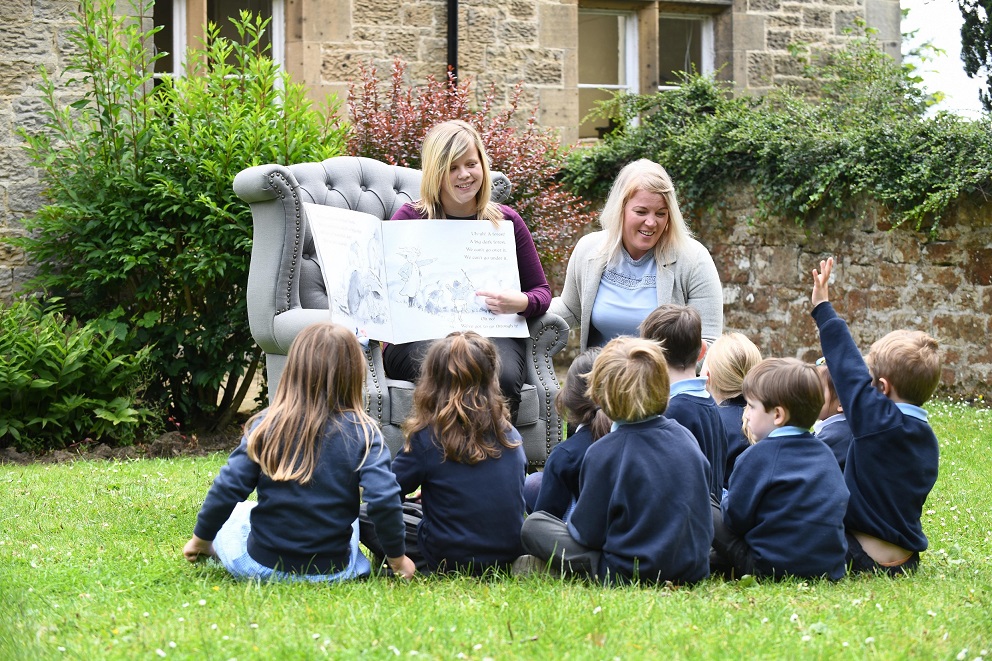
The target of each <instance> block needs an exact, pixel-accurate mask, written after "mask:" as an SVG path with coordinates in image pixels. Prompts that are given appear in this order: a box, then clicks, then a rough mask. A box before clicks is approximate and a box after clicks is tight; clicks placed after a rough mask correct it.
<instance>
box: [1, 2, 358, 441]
mask: <svg viewBox="0 0 992 661" xmlns="http://www.w3.org/2000/svg"><path fill="white" fill-rule="evenodd" d="M114 5H115V3H114V1H113V0H83V1H82V2H81V3H80V11H79V14H78V24H77V25H76V26H75V27H74V28H73V29H71V30H70V31H69V33H68V34H67V39H68V41H69V42H70V43H71V44H72V49H71V53H70V55H69V56H68V64H67V66H66V73H67V74H69V75H67V76H65V77H64V80H63V81H58V83H57V81H55V80H51V79H49V78H48V77H47V76H46V77H45V79H44V80H45V85H44V88H45V92H46V95H47V96H46V98H47V105H48V112H47V116H48V122H47V125H46V126H44V127H43V129H42V130H41V131H39V132H37V133H32V134H26V133H25V134H24V138H25V140H26V148H27V152H28V154H29V155H30V157H31V159H32V161H33V163H34V165H35V166H37V167H38V168H40V170H41V171H42V174H43V178H44V181H45V184H46V185H47V197H48V199H49V200H50V204H48V205H47V206H45V207H44V208H42V209H41V210H40V211H39V212H38V213H37V214H36V216H35V217H34V218H33V219H31V220H30V221H28V222H27V223H26V226H27V228H28V229H29V230H31V232H30V236H28V237H27V238H25V239H23V240H22V241H21V243H22V245H23V247H24V248H25V250H26V251H27V253H28V255H29V257H30V259H31V261H32V262H34V263H36V264H39V265H40V266H41V268H42V272H41V274H40V276H39V277H38V278H37V279H36V280H35V281H34V282H32V283H31V284H30V286H32V287H38V288H42V289H44V290H46V291H51V292H53V293H54V294H56V295H58V296H61V297H62V298H63V299H64V302H65V307H66V311H67V313H69V314H71V315H74V316H77V317H79V318H80V319H82V320H87V319H98V318H103V319H110V320H120V321H122V322H123V323H126V324H127V325H129V326H132V327H134V328H135V329H136V333H135V335H134V343H133V344H131V345H130V346H129V347H128V348H129V350H131V351H134V350H136V349H137V347H140V346H149V347H152V349H151V352H152V360H153V362H154V363H155V365H156V370H155V373H154V380H153V382H152V383H150V384H149V392H148V396H149V397H150V398H151V399H153V400H155V401H158V402H161V403H162V404H163V408H167V409H168V410H169V413H170V414H171V415H172V416H174V417H175V418H176V420H177V422H179V423H180V424H182V425H183V426H184V427H186V428H189V429H193V430H197V429H199V430H210V429H214V428H223V427H224V426H226V425H227V423H228V422H229V421H230V420H231V419H232V418H233V416H234V415H235V414H236V413H237V411H238V409H239V408H240V405H241V402H242V400H243V398H244V397H245V394H246V392H248V386H249V385H250V381H251V378H252V377H253V375H254V374H255V372H256V369H257V367H258V365H259V361H260V359H261V352H260V351H259V350H258V348H257V347H256V346H255V344H254V342H253V341H252V338H251V334H250V330H249V327H248V315H247V310H246V303H245V288H246V285H247V274H248V264H249V257H250V252H251V236H252V233H251V213H250V210H249V208H248V206H247V205H246V204H244V203H243V202H241V200H239V199H238V198H237V197H236V196H235V194H234V192H233V190H232V188H231V183H232V181H233V179H234V176H235V175H236V174H237V173H238V172H239V171H240V170H242V169H243V168H246V167H249V166H251V165H257V164H259V163H267V162H275V163H284V164H286V163H294V162H300V161H312V160H322V159H324V158H327V157H329V156H333V155H337V154H340V153H343V151H344V136H345V128H344V127H343V126H341V125H339V123H338V121H337V120H336V119H335V113H334V106H333V103H332V104H329V106H328V107H327V108H324V109H320V108H317V107H315V106H314V105H313V103H312V102H311V101H309V100H308V99H307V96H306V89H305V88H304V86H302V85H299V84H294V83H293V82H292V81H291V80H290V78H289V76H288V75H287V74H285V73H283V72H281V71H280V70H279V69H278V67H277V66H276V65H275V64H274V63H273V62H272V60H271V59H270V58H269V57H267V56H266V55H265V53H264V50H263V49H262V48H261V47H260V45H259V44H260V39H259V36H260V35H261V34H262V32H263V30H264V28H265V25H266V23H265V22H264V21H262V20H260V19H258V18H254V19H253V18H252V17H251V16H250V15H249V14H247V13H243V14H242V15H241V18H240V19H239V20H238V19H236V20H235V21H234V22H235V24H236V26H237V28H238V31H239V32H240V35H241V39H240V40H239V41H237V42H232V41H231V40H228V39H224V38H221V37H220V36H219V31H218V29H217V27H216V26H214V25H210V26H208V28H207V40H206V44H205V45H204V46H203V47H202V48H201V49H198V50H194V51H192V52H190V53H189V54H188V56H187V62H188V63H189V65H188V67H187V71H186V72H185V75H183V76H182V77H166V78H164V79H162V80H160V81H153V79H152V72H153V70H154V61H155V60H156V59H157V58H158V57H161V56H162V55H163V54H159V55H152V52H153V51H152V48H151V42H152V37H153V34H154V32H155V31H156V30H157V28H156V29H152V30H144V29H142V27H141V26H142V21H141V19H142V18H143V17H141V16H139V17H138V19H137V20H136V19H135V18H134V17H125V16H118V15H115V13H114ZM150 8H151V3H150V2H149V3H147V4H145V5H144V6H143V7H135V13H137V14H142V13H143V12H145V13H150ZM145 24H146V25H147V22H146V23H145ZM57 84H58V85H64V86H65V87H66V88H68V89H69V90H77V91H76V94H77V95H78V96H77V97H76V98H77V100H76V101H74V102H73V103H72V104H71V105H65V104H63V103H61V102H60V100H59V97H58V96H57V94H56V92H57V91H58V90H59V89H60V88H59V87H57ZM218 402H219V403H218Z"/></svg>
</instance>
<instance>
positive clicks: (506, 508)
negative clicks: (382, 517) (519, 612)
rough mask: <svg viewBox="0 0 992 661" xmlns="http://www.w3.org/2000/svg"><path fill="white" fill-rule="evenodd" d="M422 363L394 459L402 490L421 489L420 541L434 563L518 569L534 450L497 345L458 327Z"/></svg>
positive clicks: (437, 567) (476, 569)
mask: <svg viewBox="0 0 992 661" xmlns="http://www.w3.org/2000/svg"><path fill="white" fill-rule="evenodd" d="M422 370H423V371H422V375H421V378H420V380H419V381H418V382H417V387H416V389H415V390H414V393H413V411H412V412H411V414H410V417H409V418H408V419H407V420H406V421H405V422H404V423H403V433H404V434H405V436H406V443H405V444H404V446H403V449H402V450H401V451H400V452H399V453H397V455H396V458H395V459H394V460H393V472H394V473H395V474H396V479H397V480H398V481H399V483H400V487H401V488H402V490H403V493H411V492H413V491H414V490H416V489H417V488H418V487H419V488H420V491H421V500H422V504H423V519H422V520H421V521H420V522H419V525H417V550H418V551H419V553H421V554H422V555H423V558H424V560H425V562H426V566H427V569H428V571H430V572H435V573H444V572H448V571H461V572H465V573H471V574H476V575H480V574H482V573H484V572H486V571H487V570H489V569H491V568H504V569H509V568H510V565H511V563H512V562H513V561H514V560H515V559H517V557H519V556H520V555H521V553H523V549H522V547H521V546H520V526H521V525H522V524H523V520H524V496H523V486H524V475H525V474H526V470H527V458H526V455H525V454H524V449H523V446H522V443H521V438H520V434H519V432H517V430H516V429H514V428H513V426H512V425H511V424H510V411H509V409H508V408H507V404H506V399H505V398H504V397H503V395H502V393H501V392H500V386H499V374H500V370H499V357H498V354H497V352H496V345H495V344H493V342H492V341H490V340H488V339H487V338H485V337H482V336H481V335H479V334H478V333H475V332H473V331H468V332H464V333H462V332H455V333H451V334H450V335H448V336H447V337H445V338H442V339H440V340H437V341H435V342H434V343H433V344H432V345H431V347H430V349H428V351H427V355H426V356H424V361H423V368H422ZM363 541H364V540H363ZM411 554H414V552H413V551H411Z"/></svg>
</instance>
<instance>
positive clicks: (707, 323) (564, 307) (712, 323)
mask: <svg viewBox="0 0 992 661" xmlns="http://www.w3.org/2000/svg"><path fill="white" fill-rule="evenodd" d="M605 241H606V232H603V231H600V232H592V233H590V234H586V235H585V236H583V237H582V238H580V239H579V241H578V243H576V244H575V249H574V250H572V255H571V256H570V257H569V258H568V267H567V269H566V271H565V286H564V287H563V288H562V292H561V296H555V297H554V298H553V299H551V308H550V310H549V311H550V312H553V313H555V314H557V315H558V316H560V317H561V318H562V319H564V320H565V323H567V324H568V325H569V327H571V328H574V327H575V326H576V325H578V326H579V327H580V329H581V333H580V336H579V340H580V349H581V351H585V350H586V349H587V348H588V344H589V325H590V319H591V317H592V306H593V303H594V302H595V301H596V294H597V293H598V292H599V281H600V280H601V279H602V277H603V272H604V271H605V270H606V255H605V254H603V251H602V246H603V243H604V242H605ZM657 288H658V305H662V304H664V303H679V304H681V305H687V304H688V305H691V306H692V307H694V308H696V310H698V311H699V316H700V317H701V318H702V322H703V340H705V341H706V343H707V344H712V343H713V341H714V340H715V339H716V338H718V337H720V335H721V334H722V333H723V285H721V284H720V275H719V274H718V273H717V271H716V264H714V263H713V257H711V256H710V253H709V251H708V250H707V249H706V248H705V247H704V246H703V244H701V243H700V242H699V241H696V240H695V239H689V242H688V244H687V245H686V249H685V250H683V251H682V252H681V253H679V254H678V255H676V256H675V259H674V260H673V261H672V262H671V263H668V264H658V283H657Z"/></svg>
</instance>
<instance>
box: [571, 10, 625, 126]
mask: <svg viewBox="0 0 992 661" xmlns="http://www.w3.org/2000/svg"><path fill="white" fill-rule="evenodd" d="M626 21H627V15H626V14H616V13H614V14H608V13H597V12H583V11H580V12H579V85H581V86H586V85H591V86H604V87H609V88H610V89H608V90H601V89H596V88H595V87H583V88H580V89H579V121H580V122H581V124H580V125H579V137H580V138H596V137H600V133H601V131H600V130H599V129H603V130H605V129H606V127H607V120H605V119H597V120H594V121H588V122H583V121H582V120H583V119H584V118H585V116H586V115H588V114H589V112H590V111H591V110H592V109H593V106H594V105H595V102H596V101H605V100H607V99H610V98H612V97H613V94H614V93H615V92H616V91H617V87H618V86H626V85H627V73H626V67H627V52H626V50H627V44H626V38H625V35H626V30H625V28H626Z"/></svg>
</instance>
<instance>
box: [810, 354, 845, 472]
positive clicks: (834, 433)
mask: <svg viewBox="0 0 992 661" xmlns="http://www.w3.org/2000/svg"><path fill="white" fill-rule="evenodd" d="M816 373H817V374H819V375H820V383H822V384H823V408H822V409H820V415H819V416H818V417H817V420H816V422H814V423H813V435H814V436H816V437H817V438H818V439H820V440H821V441H823V442H824V443H826V444H827V447H829V448H830V449H831V450H832V451H833V453H834V458H835V459H836V460H837V463H838V465H840V469H841V470H844V465H845V464H846V463H847V451H848V449H849V448H850V447H851V440H852V439H853V438H854V436H852V434H851V425H849V424H848V422H847V418H846V417H845V416H844V407H843V406H841V405H840V399H838V398H837V390H836V389H835V388H834V380H833V379H831V378H830V370H829V369H827V363H826V361H825V360H824V359H823V358H820V359H818V360H817V361H816Z"/></svg>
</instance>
